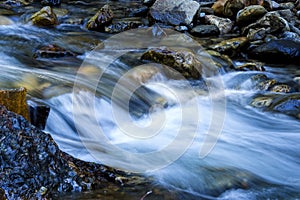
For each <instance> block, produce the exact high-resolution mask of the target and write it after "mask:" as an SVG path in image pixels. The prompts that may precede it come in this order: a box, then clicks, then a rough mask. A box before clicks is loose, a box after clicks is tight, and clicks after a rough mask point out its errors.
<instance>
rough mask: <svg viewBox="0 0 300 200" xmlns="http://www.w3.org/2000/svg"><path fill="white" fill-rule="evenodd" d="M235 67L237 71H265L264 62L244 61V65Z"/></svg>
mask: <svg viewBox="0 0 300 200" xmlns="http://www.w3.org/2000/svg"><path fill="white" fill-rule="evenodd" d="M235 69H236V70H237V71H265V68H264V67H263V63H258V62H255V63H252V62H251V63H244V64H242V65H239V66H236V67H235Z"/></svg>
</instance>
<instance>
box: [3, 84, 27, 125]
mask: <svg viewBox="0 0 300 200" xmlns="http://www.w3.org/2000/svg"><path fill="white" fill-rule="evenodd" d="M26 92H27V91H26V89H25V88H19V89H1V90H0V104H1V105H3V106H5V107H6V108H7V109H8V110H10V111H12V112H15V113H18V114H20V115H22V116H23V117H24V118H26V119H27V120H29V112H28V106H27V102H26Z"/></svg>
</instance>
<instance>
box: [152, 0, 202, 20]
mask: <svg viewBox="0 0 300 200" xmlns="http://www.w3.org/2000/svg"><path fill="white" fill-rule="evenodd" d="M199 7H200V4H199V3H198V2H197V1H193V0H177V1H173V0H156V1H155V3H154V4H153V5H152V6H151V8H150V12H149V14H150V16H151V18H152V19H153V20H154V21H157V22H163V23H166V24H170V25H174V26H178V25H187V26H189V25H190V24H191V23H192V21H193V18H194V16H195V14H196V13H197V11H198V9H199Z"/></svg>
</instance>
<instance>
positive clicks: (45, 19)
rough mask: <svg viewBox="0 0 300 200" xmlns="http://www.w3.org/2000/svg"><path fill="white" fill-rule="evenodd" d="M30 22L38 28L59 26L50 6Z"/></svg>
mask: <svg viewBox="0 0 300 200" xmlns="http://www.w3.org/2000/svg"><path fill="white" fill-rule="evenodd" d="M30 20H31V21H32V23H33V24H34V25H37V26H53V25H57V24H58V21H57V17H56V14H55V13H54V12H53V9H52V8H51V7H50V6H46V7H43V8H42V9H41V10H40V11H38V12H36V13H35V14H33V15H32V16H31V17H30Z"/></svg>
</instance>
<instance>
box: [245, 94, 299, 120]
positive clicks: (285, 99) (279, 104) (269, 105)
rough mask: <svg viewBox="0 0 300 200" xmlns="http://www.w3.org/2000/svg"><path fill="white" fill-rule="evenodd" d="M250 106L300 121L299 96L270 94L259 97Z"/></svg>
mask: <svg viewBox="0 0 300 200" xmlns="http://www.w3.org/2000/svg"><path fill="white" fill-rule="evenodd" d="M250 105H251V106H253V107H256V108H261V109H263V110H264V111H271V112H279V113H283V114H286V115H290V116H293V117H296V118H298V119H300V95H299V94H294V93H290V94H269V95H257V96H255V97H254V98H253V100H252V101H251V102H250Z"/></svg>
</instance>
